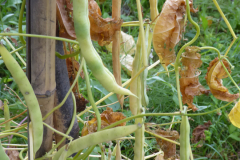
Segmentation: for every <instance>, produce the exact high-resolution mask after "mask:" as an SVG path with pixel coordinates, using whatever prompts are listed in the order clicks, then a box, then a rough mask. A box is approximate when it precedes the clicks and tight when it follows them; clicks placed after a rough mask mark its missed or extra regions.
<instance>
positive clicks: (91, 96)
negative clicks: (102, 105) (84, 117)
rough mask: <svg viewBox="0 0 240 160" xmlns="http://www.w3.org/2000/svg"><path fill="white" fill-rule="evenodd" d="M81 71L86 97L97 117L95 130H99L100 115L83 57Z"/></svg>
mask: <svg viewBox="0 0 240 160" xmlns="http://www.w3.org/2000/svg"><path fill="white" fill-rule="evenodd" d="M83 72H84V76H85V81H86V86H87V94H88V99H89V101H90V103H91V105H92V106H93V110H94V112H95V115H96V118H97V131H100V129H101V117H100V113H99V110H98V108H97V106H96V104H95V101H94V99H93V95H92V91H91V85H90V80H89V76H88V72H87V66H86V63H85V61H84V59H83Z"/></svg>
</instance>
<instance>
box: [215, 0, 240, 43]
mask: <svg viewBox="0 0 240 160" xmlns="http://www.w3.org/2000/svg"><path fill="white" fill-rule="evenodd" d="M213 3H214V5H215V6H216V8H217V10H218V12H219V13H220V15H221V16H222V18H223V20H224V21H225V23H226V25H227V27H228V29H229V31H230V32H231V34H232V36H233V38H234V39H236V38H237V36H236V34H235V33H234V31H233V29H232V26H231V25H230V23H229V22H228V19H227V18H226V16H225V15H224V13H223V11H222V9H221V8H220V6H219V5H218V2H217V0H213Z"/></svg>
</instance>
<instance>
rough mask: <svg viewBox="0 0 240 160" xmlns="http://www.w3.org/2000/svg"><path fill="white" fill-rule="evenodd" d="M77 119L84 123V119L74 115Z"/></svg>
mask: <svg viewBox="0 0 240 160" xmlns="http://www.w3.org/2000/svg"><path fill="white" fill-rule="evenodd" d="M76 117H77V119H78V121H79V122H81V123H82V124H84V120H82V119H81V118H80V117H78V116H76Z"/></svg>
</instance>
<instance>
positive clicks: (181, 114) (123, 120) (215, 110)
mask: <svg viewBox="0 0 240 160" xmlns="http://www.w3.org/2000/svg"><path fill="white" fill-rule="evenodd" d="M231 103H233V101H232V102H229V103H227V104H226V105H224V106H222V107H220V108H217V109H214V110H212V111H209V112H204V113H193V114H183V113H145V114H139V115H136V116H131V117H127V118H125V119H122V120H120V121H117V122H115V123H112V124H111V125H109V126H107V127H105V128H103V129H102V130H105V129H109V128H112V127H115V126H117V125H119V124H121V123H123V122H127V121H130V120H133V119H135V118H141V117H144V116H177V115H178V116H200V115H206V114H210V113H213V112H217V111H219V110H220V109H223V108H226V107H227V106H228V105H230V104H231Z"/></svg>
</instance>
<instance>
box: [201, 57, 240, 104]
mask: <svg viewBox="0 0 240 160" xmlns="http://www.w3.org/2000/svg"><path fill="white" fill-rule="evenodd" d="M222 62H223V64H224V66H225V67H226V68H227V70H228V72H229V73H231V69H230V66H229V64H228V62H227V61H226V60H225V59H223V60H222ZM207 69H208V71H207V74H206V76H205V79H206V81H207V84H208V86H209V88H210V90H211V93H212V94H213V96H214V97H215V98H217V99H219V100H222V101H227V102H231V101H233V100H235V99H237V98H239V93H237V94H231V93H229V91H228V89H227V88H226V87H225V86H223V84H222V79H223V78H227V77H228V75H227V73H226V72H225V70H224V68H223V66H222V64H221V62H220V61H219V59H218V58H215V59H214V60H212V61H211V62H210V64H209V67H208V68H207Z"/></svg>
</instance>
